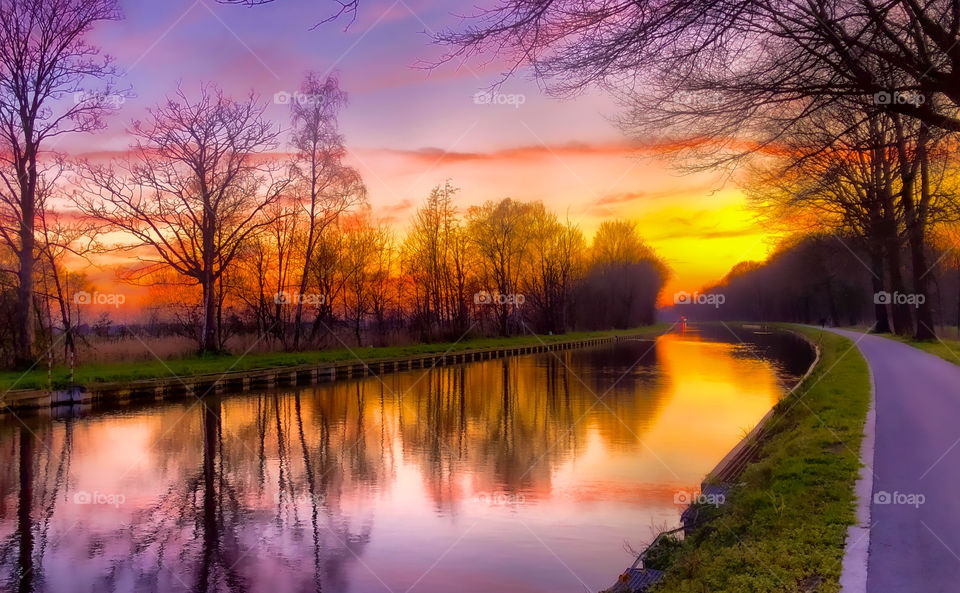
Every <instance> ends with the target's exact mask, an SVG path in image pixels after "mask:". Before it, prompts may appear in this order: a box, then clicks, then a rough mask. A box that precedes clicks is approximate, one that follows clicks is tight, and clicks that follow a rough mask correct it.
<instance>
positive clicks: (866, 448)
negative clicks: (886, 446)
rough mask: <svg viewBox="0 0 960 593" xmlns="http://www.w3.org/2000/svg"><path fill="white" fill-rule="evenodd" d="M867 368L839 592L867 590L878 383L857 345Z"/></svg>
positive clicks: (848, 592) (856, 592) (868, 362)
mask: <svg viewBox="0 0 960 593" xmlns="http://www.w3.org/2000/svg"><path fill="white" fill-rule="evenodd" d="M857 350H859V351H860V355H861V356H863V361H864V362H865V363H866V365H867V369H869V371H870V407H869V408H868V409H867V419H866V422H865V423H864V425H863V441H862V442H861V443H860V463H861V464H862V467H861V468H860V477H859V478H858V479H857V483H856V485H855V486H854V494H855V495H856V498H857V522H856V523H855V524H853V525H851V526H849V527H848V528H847V540H846V542H845V544H844V548H845V549H844V554H843V568H842V571H841V573H840V591H841V593H866V591H867V569H868V561H869V557H870V527H871V525H870V504H871V503H872V502H873V477H874V476H873V467H874V466H873V460H874V454H875V451H876V438H877V434H876V431H877V386H876V380H875V377H874V373H873V367H872V366H871V365H870V361H869V360H867V357H866V356H865V355H864V354H863V350H862V349H860V347H859V345H857Z"/></svg>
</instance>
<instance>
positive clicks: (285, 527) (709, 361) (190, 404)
mask: <svg viewBox="0 0 960 593" xmlns="http://www.w3.org/2000/svg"><path fill="white" fill-rule="evenodd" d="M741 339H754V340H759V342H758V343H757V344H749V345H748V344H744V343H741V342H740V340H741ZM809 362H810V356H809V353H808V351H807V350H806V348H805V346H803V345H802V344H799V343H798V341H797V339H796V338H793V337H790V336H785V335H781V334H777V335H774V336H769V335H762V336H754V335H752V334H751V332H746V334H745V335H741V336H737V337H735V336H732V335H731V334H729V333H725V332H721V333H720V334H717V335H714V336H711V338H710V339H709V340H708V339H706V338H705V337H703V336H700V335H696V334H688V335H687V336H686V337H682V336H678V335H668V336H664V337H662V338H660V339H659V340H657V341H656V342H652V341H632V342H625V343H620V344H618V345H616V346H603V347H598V348H592V349H583V350H574V351H566V352H560V353H543V354H537V355H529V356H522V357H514V358H509V359H499V360H492V361H485V362H479V363H470V364H466V365H459V366H452V367H445V368H441V369H436V370H434V371H421V370H416V371H410V372H403V373H397V374H392V375H387V376H385V377H384V378H383V382H381V381H380V380H379V379H377V378H376V377H369V378H365V379H360V380H354V381H344V382H338V383H334V384H328V385H321V386H315V387H307V388H300V389H298V390H277V391H270V392H267V393H263V394H259V395H250V394H244V395H236V396H225V397H221V398H212V399H208V400H205V401H204V402H203V403H200V402H198V401H196V400H193V401H182V402H175V403H164V404H162V405H153V406H149V407H146V406H145V407H141V408H139V409H131V408H129V407H128V408H125V409H120V410H109V409H105V410H93V411H90V412H87V413H85V414H84V415H83V416H82V417H74V418H61V419H54V420H51V419H49V418H41V417H35V418H23V420H22V421H21V420H18V419H16V418H12V417H10V416H7V417H5V418H3V419H2V420H0V590H2V591H21V592H29V591H35V592H45V593H73V592H77V593H79V592H83V593H89V592H94V591H95V592H97V593H100V592H108V591H118V592H120V591H138V592H139V591H151V592H154V591H155V592H158V593H160V592H163V593H166V592H171V591H200V592H206V591H211V592H212V591H251V592H258V593H259V592H263V593H281V592H282V593H292V592H300V591H326V592H337V593H339V592H347V591H352V592H360V593H366V592H368V591H369V592H376V591H383V592H386V593H391V592H394V593H402V592H410V591H416V592H421V593H430V592H443V593H449V592H450V591H458V592H466V593H469V592H481V591H482V592H485V593H488V592H490V591H510V592H511V593H524V592H534V591H537V592H547V591H550V592H557V591H571V592H581V591H584V590H590V591H597V590H599V589H602V588H604V587H606V586H608V585H609V584H610V583H612V581H613V580H614V579H615V578H616V575H617V574H619V573H620V572H621V571H622V570H623V569H624V568H625V567H626V566H627V565H629V564H630V562H631V561H632V559H633V558H632V556H631V555H630V554H629V553H628V552H627V551H626V550H625V544H627V543H629V544H630V545H632V546H634V547H642V545H643V544H644V543H646V542H648V541H649V540H650V539H651V538H652V537H653V535H654V534H655V533H656V532H658V531H659V530H660V529H663V528H666V527H673V526H674V525H676V524H677V521H678V517H679V514H680V512H681V511H682V510H683V506H682V505H681V504H677V502H675V501H683V500H684V496H685V495H686V494H685V493H688V492H693V491H695V490H696V486H697V484H698V483H699V482H700V480H701V479H702V478H703V476H704V474H706V473H707V472H708V471H709V470H711V469H712V468H713V466H714V465H715V464H716V463H717V462H718V461H719V460H720V459H721V458H722V457H723V456H724V454H725V453H726V452H727V451H728V450H729V449H730V448H731V447H732V446H733V445H734V444H735V443H736V442H737V441H738V440H739V439H740V438H741V436H742V435H743V434H744V433H745V432H746V431H747V430H749V429H750V428H751V427H752V426H753V425H754V424H755V423H756V422H757V421H758V420H759V419H760V418H761V417H762V416H763V415H764V414H765V413H766V412H767V410H768V409H769V408H770V407H771V406H772V405H773V404H774V403H775V402H776V400H777V399H778V398H779V397H780V396H781V395H782V393H783V392H784V389H785V385H787V384H789V382H790V380H791V378H792V377H794V376H795V375H797V374H798V373H801V372H802V371H803V370H804V369H805V368H806V366H807V365H808V364H809ZM598 397H599V399H598Z"/></svg>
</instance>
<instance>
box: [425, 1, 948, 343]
mask: <svg viewBox="0 0 960 593" xmlns="http://www.w3.org/2000/svg"><path fill="white" fill-rule="evenodd" d="M957 22H960V5H958V4H956V3H954V2H948V1H947V0H931V1H928V2H922V3H918V2H914V1H913V0H890V1H884V2H877V1H875V0H852V1H843V2H840V1H837V0H814V1H809V2H808V1H802V2H801V1H788V2H780V3H770V2H766V1H763V0H746V1H741V0H736V1H726V0H721V1H712V0H711V1H709V2H705V1H694V2H691V1H689V0H666V1H658V2H648V1H645V0H639V1H634V0H629V1H626V0H625V1H614V2H578V1H574V0H507V1H505V2H503V3H501V4H499V5H497V6H496V7H494V8H492V9H490V10H486V11H482V12H480V13H479V14H478V15H477V16H476V17H474V18H473V19H471V20H468V21H467V24H466V25H465V26H461V27H459V28H457V29H454V30H449V31H444V32H441V33H440V34H439V35H437V40H438V41H439V42H440V43H443V44H446V46H447V47H448V48H449V49H450V51H449V54H448V56H447V59H448V60H450V59H463V58H467V57H470V56H471V55H475V54H477V53H485V54H490V53H494V54H497V55H499V56H500V57H501V58H502V59H504V60H506V61H507V63H508V65H509V68H508V70H507V75H508V76H509V75H511V74H512V73H513V72H516V71H518V70H522V69H525V68H531V69H532V70H533V72H534V73H535V74H536V75H537V76H538V77H540V78H541V79H542V80H543V81H544V82H545V83H546V84H547V85H548V87H549V88H550V90H552V91H553V92H556V93H558V94H561V95H565V94H572V93H576V92H579V91H580V90H582V89H584V88H585V87H588V86H591V85H597V86H600V87H602V88H604V89H606V90H608V91H609V92H610V93H611V94H612V95H613V96H615V97H616V98H617V99H619V101H620V102H621V104H622V106H623V111H622V113H621V117H620V120H619V123H620V125H621V126H622V128H623V129H624V130H625V131H626V132H627V133H629V134H631V135H633V136H635V137H637V138H639V139H642V140H644V141H646V142H655V143H657V144H658V145H659V146H660V147H661V148H662V149H663V150H664V151H666V152H667V153H668V154H669V155H671V156H672V157H673V158H675V159H676V162H677V163H678V164H679V165H680V166H681V167H683V168H693V169H699V168H716V167H727V168H729V170H730V171H731V172H732V174H733V175H734V176H735V179H736V180H737V181H738V182H741V183H743V184H744V185H745V187H747V188H748V191H749V192H750V193H751V195H752V196H753V197H754V198H755V203H756V205H757V206H759V207H760V209H761V210H762V211H763V213H764V214H767V215H769V218H768V224H771V225H772V224H775V223H789V224H788V225H787V226H789V227H790V228H791V229H792V230H796V229H797V228H807V229H809V230H811V231H816V232H823V231H826V232H830V233H833V235H834V236H835V237H836V238H837V239H840V240H841V241H840V242H838V243H837V245H836V248H837V249H847V250H849V251H852V252H855V251H862V252H863V253H864V254H866V258H862V259H864V261H863V262H862V264H863V266H862V267H863V268H865V270H866V271H867V272H868V274H869V277H870V279H871V283H872V287H871V288H872V294H873V297H876V295H882V294H898V295H905V297H904V298H905V299H912V300H913V303H914V304H915V303H917V302H918V301H922V302H921V303H920V304H919V305H917V306H914V305H913V304H907V303H901V302H897V301H894V302H886V303H883V302H876V303H874V304H876V305H877V306H876V307H875V309H874V316H875V318H876V319H875V321H876V324H877V328H878V329H880V330H892V331H895V332H897V333H899V334H904V335H913V336H915V337H917V338H920V339H928V338H932V337H934V335H935V334H934V325H935V324H934V318H935V317H937V314H936V312H935V311H934V307H935V300H934V299H932V298H929V297H930V296H931V281H932V278H933V274H932V271H933V270H932V269H933V267H934V264H935V263H936V262H935V261H931V260H930V259H929V257H928V254H929V252H930V250H931V241H932V237H933V235H934V234H935V233H936V231H935V229H936V228H937V227H938V225H945V224H951V223H952V222H953V221H955V220H956V218H957V199H956V196H957V188H956V178H957V176H956V171H955V170H954V169H955V167H956V162H957V161H956V158H955V157H954V155H955V154H956V142H957V132H958V131H960V92H958V89H960V54H958V53H957V51H956V48H957V47H958V45H960V28H958V27H957V26H956V23H957ZM857 273H858V274H859V271H858V272H857ZM851 280H852V278H851ZM868 296H869V295H868ZM873 300H874V298H870V302H871V303H872V301H873ZM876 300H877V301H882V300H883V299H881V298H876Z"/></svg>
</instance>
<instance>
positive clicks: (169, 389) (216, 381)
mask: <svg viewBox="0 0 960 593" xmlns="http://www.w3.org/2000/svg"><path fill="white" fill-rule="evenodd" d="M653 339H655V336H653V335H651V334H650V332H646V333H636V334H621V335H616V336H601V337H592V338H582V339H575V340H562V341H553V342H540V343H539V344H523V345H515V346H496V347H490V348H475V349H465V350H458V351H456V352H440V353H429V354H415V355H405V356H396V357H386V358H372V359H359V358H358V359H355V360H348V361H338V362H329V363H315V364H303V365H297V366H284V367H272V368H262V369H250V370H242V371H226V372H222V373H212V374H206V375H191V376H177V375H173V376H169V377H161V378H156V379H143V380H136V381H117V382H109V383H107V382H104V383H93V384H88V385H73V386H70V387H67V388H63V389H29V390H14V391H10V392H8V393H7V394H6V395H5V396H4V397H3V398H2V402H3V411H0V413H3V412H5V411H8V410H31V409H32V410H42V409H50V408H58V407H61V406H74V405H90V404H94V403H105V404H118V405H122V404H126V403H131V402H137V403H147V402H151V401H164V400H170V399H180V398H190V397H203V396H206V395H213V394H220V393H242V392H245V391H253V390H259V389H270V388H272V387H291V386H307V385H313V384H319V383H328V382H331V381H338V380H341V379H352V378H358V377H367V376H381V375H385V374H388V373H393V372H400V371H409V370H415V369H431V368H434V367H440V366H448V365H453V364H463V363H468V362H478V361H483V360H492V359H495V358H503V357H507V356H517V355H524V354H537V353H541V352H557V351H563V350H572V349H577V348H586V347H590V346H599V345H603V344H612V343H616V342H621V341H626V340H653Z"/></svg>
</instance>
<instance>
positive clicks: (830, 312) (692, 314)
mask: <svg viewBox="0 0 960 593" xmlns="http://www.w3.org/2000/svg"><path fill="white" fill-rule="evenodd" d="M948 231H949V229H945V228H944V229H940V232H938V234H937V235H936V237H937V240H935V241H933V242H932V246H930V247H929V248H928V252H927V254H926V256H925V259H926V260H927V261H930V262H934V265H932V266H931V267H930V268H929V270H928V272H927V275H928V276H929V279H928V285H929V286H930V290H929V292H928V293H926V294H924V295H922V296H920V295H915V294H913V293H898V292H889V291H887V290H883V289H882V285H881V284H880V282H878V279H877V278H875V277H874V276H873V274H872V272H871V270H870V267H869V266H868V265H867V264H866V263H865V262H868V261H870V258H871V254H870V253H869V251H868V250H867V249H866V248H864V247H863V246H862V245H858V241H857V239H856V237H850V236H845V237H838V236H835V235H832V234H829V233H815V234H809V235H801V236H798V237H794V238H792V239H790V240H787V241H785V242H783V243H782V244H781V245H780V246H778V248H777V249H776V250H775V251H774V253H773V254H772V255H771V256H770V258H769V259H768V260H767V261H765V262H753V261H748V262H742V263H740V264H737V265H736V266H734V267H733V268H732V269H731V270H730V272H729V273H728V274H727V275H726V276H725V277H724V278H723V280H722V281H721V282H719V283H717V284H716V285H714V286H712V287H709V288H706V289H704V290H703V291H702V294H694V295H691V296H690V298H689V299H688V302H687V303H685V304H679V305H676V306H675V307H674V313H675V314H676V315H685V316H687V317H688V318H689V319H691V320H707V319H709V320H748V321H789V322H797V323H811V324H821V323H824V324H827V325H874V324H875V323H876V321H877V319H878V318H879V319H883V318H884V317H889V316H890V314H889V312H890V310H891V309H893V308H894V307H902V308H903V309H904V310H905V313H906V319H907V320H908V321H909V322H912V323H916V319H917V310H918V309H919V307H920V306H921V305H925V306H928V307H929V309H930V312H931V315H932V318H933V322H934V324H936V325H937V326H947V325H954V326H960V258H958V257H957V255H956V253H955V251H954V245H953V240H951V235H950V234H949V232H948ZM906 272H907V273H908V275H911V274H912V271H911V270H909V268H908V269H907V270H906ZM878 285H880V286H881V290H879V291H878V290H876V288H877V286H878ZM708 296H709V297H713V298H708ZM921 300H922V301H923V302H922V303H921V302H919V301H921Z"/></svg>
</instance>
